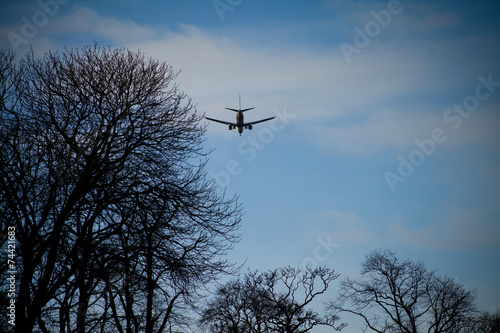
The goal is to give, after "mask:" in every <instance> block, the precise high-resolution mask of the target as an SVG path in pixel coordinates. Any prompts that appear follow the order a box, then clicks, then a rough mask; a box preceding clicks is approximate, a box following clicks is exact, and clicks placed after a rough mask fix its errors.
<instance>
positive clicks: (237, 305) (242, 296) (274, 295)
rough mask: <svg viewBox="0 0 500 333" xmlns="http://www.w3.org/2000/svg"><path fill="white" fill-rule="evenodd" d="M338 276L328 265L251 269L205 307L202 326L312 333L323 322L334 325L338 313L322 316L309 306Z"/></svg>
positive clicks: (251, 332) (237, 331) (236, 332)
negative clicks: (312, 267)
mask: <svg viewBox="0 0 500 333" xmlns="http://www.w3.org/2000/svg"><path fill="white" fill-rule="evenodd" d="M337 277H338V274H336V273H335V272H334V271H333V270H330V269H328V268H316V269H309V268H308V269H306V270H305V271H301V270H300V269H297V268H293V267H285V268H278V269H275V270H271V271H268V272H264V273H258V272H257V271H253V272H249V273H247V274H246V275H245V277H244V278H243V280H234V281H230V282H228V283H227V284H225V285H223V286H221V287H220V288H219V289H218V290H217V292H216V296H215V298H214V299H212V300H211V301H209V302H208V303H207V305H206V306H205V308H204V310H203V313H202V317H201V320H200V325H201V326H202V327H205V328H207V329H208V331H210V332H227V333H247V332H248V333H265V332H284V333H285V332H286V333H299V332H301V333H302V332H309V331H310V330H311V329H312V328H314V327H315V326H319V325H326V326H330V327H333V328H335V329H337V330H340V329H341V328H342V326H340V327H336V326H334V323H335V321H336V320H337V319H338V317H336V316H320V315H319V314H318V313H317V312H316V311H314V310H312V309H310V308H309V306H310V305H311V302H312V301H313V300H314V299H315V298H316V297H317V296H319V295H321V294H323V293H324V292H325V291H326V290H327V289H328V286H329V285H330V283H331V282H332V281H334V280H335V279H336V278H337Z"/></svg>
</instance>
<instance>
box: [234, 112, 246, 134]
mask: <svg viewBox="0 0 500 333" xmlns="http://www.w3.org/2000/svg"><path fill="white" fill-rule="evenodd" d="M243 119H244V117H243V112H241V111H238V113H237V114H236V127H237V128H238V133H240V135H241V133H243V128H244V127H245V122H244V120H243Z"/></svg>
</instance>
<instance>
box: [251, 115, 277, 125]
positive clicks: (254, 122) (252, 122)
mask: <svg viewBox="0 0 500 333" xmlns="http://www.w3.org/2000/svg"><path fill="white" fill-rule="evenodd" d="M274 118H276V116H274V117H271V118H266V119H261V120H257V121H251V122H248V123H245V124H244V126H247V125H254V124H258V123H263V122H265V121H268V120H271V119H274Z"/></svg>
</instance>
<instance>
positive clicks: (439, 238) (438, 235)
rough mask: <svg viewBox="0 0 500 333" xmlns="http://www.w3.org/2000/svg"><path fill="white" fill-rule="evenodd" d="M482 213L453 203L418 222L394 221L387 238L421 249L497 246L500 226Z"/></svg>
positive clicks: (486, 247) (393, 241)
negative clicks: (442, 211)
mask: <svg viewBox="0 0 500 333" xmlns="http://www.w3.org/2000/svg"><path fill="white" fill-rule="evenodd" d="M484 214H485V212H484V209H464V208H458V207H453V208H449V209H448V210H447V211H446V212H445V213H444V214H443V216H439V217H437V218H435V219H433V220H431V221H429V222H427V223H424V224H422V225H420V226H414V225H413V226H411V225H410V224H408V223H405V222H404V221H397V222H395V223H392V224H391V225H390V226H389V228H388V232H387V239H388V241H389V242H391V243H393V244H394V243H399V244H404V245H409V246H414V247H416V248H422V249H439V250H458V249H468V250H476V249H493V248H495V249H498V247H499V245H500V227H499V226H498V223H496V221H494V220H492V219H490V218H486V217H485V215H484Z"/></svg>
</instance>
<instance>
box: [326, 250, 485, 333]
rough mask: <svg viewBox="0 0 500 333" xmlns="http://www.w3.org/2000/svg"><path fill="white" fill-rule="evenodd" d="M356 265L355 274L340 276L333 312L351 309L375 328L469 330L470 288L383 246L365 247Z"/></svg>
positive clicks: (440, 332) (382, 332) (382, 331)
mask: <svg viewBox="0 0 500 333" xmlns="http://www.w3.org/2000/svg"><path fill="white" fill-rule="evenodd" d="M361 267H362V269H361V278H359V279H357V280H353V279H350V278H347V279H345V280H344V281H342V283H341V288H340V295H339V301H337V302H331V303H330V306H329V307H330V309H331V310H332V311H333V314H338V313H340V312H348V313H353V314H355V315H357V316H359V317H361V318H362V319H363V320H364V322H365V324H366V327H367V328H369V329H371V330H373V331H375V332H378V333H387V332H405V333H419V332H428V333H444V332H455V333H458V332H464V333H466V332H469V331H468V330H467V325H468V324H469V323H470V322H471V320H473V317H474V314H475V312H476V307H475V297H476V293H475V291H470V290H466V289H465V288H464V287H463V286H462V285H460V284H458V283H457V282H455V281H454V280H452V279H450V278H448V277H441V276H439V275H437V274H436V272H435V271H429V270H428V269H427V268H426V267H425V266H424V264H423V263H422V262H421V261H418V262H413V261H411V260H401V259H399V258H397V257H396V255H395V254H394V253H393V252H391V251H389V250H375V251H373V252H371V253H370V254H369V255H367V256H366V258H365V260H364V261H363V262H362V264H361Z"/></svg>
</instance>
